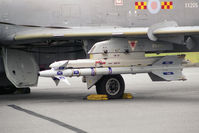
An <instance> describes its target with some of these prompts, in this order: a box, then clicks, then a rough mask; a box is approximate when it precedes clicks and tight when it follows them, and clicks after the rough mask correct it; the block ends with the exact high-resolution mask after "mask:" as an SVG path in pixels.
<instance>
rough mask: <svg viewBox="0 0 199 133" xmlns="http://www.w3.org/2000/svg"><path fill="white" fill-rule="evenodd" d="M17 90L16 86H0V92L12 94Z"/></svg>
mask: <svg viewBox="0 0 199 133" xmlns="http://www.w3.org/2000/svg"><path fill="white" fill-rule="evenodd" d="M16 90H17V88H16V87H14V86H10V87H0V94H13V93H14V92H15V91H16Z"/></svg>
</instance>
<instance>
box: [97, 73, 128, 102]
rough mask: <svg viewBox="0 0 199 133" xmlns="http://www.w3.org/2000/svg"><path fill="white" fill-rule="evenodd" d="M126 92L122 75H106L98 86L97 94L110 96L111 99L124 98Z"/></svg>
mask: <svg viewBox="0 0 199 133" xmlns="http://www.w3.org/2000/svg"><path fill="white" fill-rule="evenodd" d="M124 90H125V83H124V79H123V78H122V76H121V75H105V76H103V77H102V78H101V79H100V80H99V81H98V82H97V84H96V92H97V94H105V95H108V98H109V99H118V98H122V96H123V94H124Z"/></svg>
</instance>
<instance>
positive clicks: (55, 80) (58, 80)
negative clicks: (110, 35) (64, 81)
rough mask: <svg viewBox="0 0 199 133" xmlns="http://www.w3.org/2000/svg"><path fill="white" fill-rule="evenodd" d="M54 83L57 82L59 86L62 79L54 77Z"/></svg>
mask: <svg viewBox="0 0 199 133" xmlns="http://www.w3.org/2000/svg"><path fill="white" fill-rule="evenodd" d="M52 79H53V81H54V82H55V84H56V86H58V85H59V82H60V79H59V78H57V77H52Z"/></svg>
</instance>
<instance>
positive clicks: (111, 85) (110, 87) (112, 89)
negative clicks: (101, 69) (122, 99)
mask: <svg viewBox="0 0 199 133" xmlns="http://www.w3.org/2000/svg"><path fill="white" fill-rule="evenodd" d="M119 91H120V83H119V81H118V80H117V79H115V78H111V79H109V80H108V81H107V83H106V92H107V93H108V94H109V95H112V96H113V95H116V94H117V93H118V92H119Z"/></svg>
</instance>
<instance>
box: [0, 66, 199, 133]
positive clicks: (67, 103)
mask: <svg viewBox="0 0 199 133" xmlns="http://www.w3.org/2000/svg"><path fill="white" fill-rule="evenodd" d="M183 73H184V75H186V78H187V79H188V80H187V81H175V82H152V81H151V80H150V78H149V77H148V75H147V74H137V75H123V77H124V79H125V82H126V91H125V92H126V93H131V94H132V95H133V97H134V98H133V99H117V100H103V101H89V100H85V97H86V96H88V95H90V94H95V87H93V88H91V90H87V89H86V84H84V83H82V82H81V78H69V81H70V82H71V84H72V85H71V86H68V85H67V84H65V83H62V82H61V83H60V85H59V86H58V87H56V86H55V84H54V83H53V81H52V80H51V79H46V78H40V80H39V85H38V87H33V88H31V91H32V92H31V94H15V95H0V133H87V132H88V133H198V132H199V117H198V114H199V68H186V69H184V71H183Z"/></svg>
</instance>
